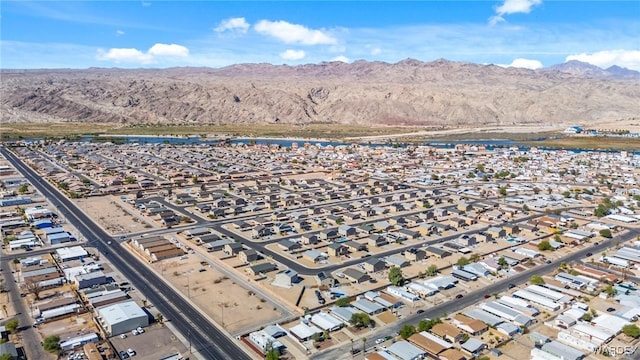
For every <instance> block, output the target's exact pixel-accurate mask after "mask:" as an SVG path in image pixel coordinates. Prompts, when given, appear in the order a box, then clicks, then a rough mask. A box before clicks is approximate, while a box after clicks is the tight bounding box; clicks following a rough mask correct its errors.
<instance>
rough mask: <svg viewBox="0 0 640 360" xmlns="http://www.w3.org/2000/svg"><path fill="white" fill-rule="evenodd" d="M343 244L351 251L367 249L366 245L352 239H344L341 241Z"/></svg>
mask: <svg viewBox="0 0 640 360" xmlns="http://www.w3.org/2000/svg"><path fill="white" fill-rule="evenodd" d="M343 245H344V246H346V247H347V249H348V250H349V251H351V252H358V251H363V250H366V249H367V246H366V245H365V244H362V243H359V242H357V241H353V240H349V241H346V242H344V243H343Z"/></svg>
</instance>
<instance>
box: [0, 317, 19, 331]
mask: <svg viewBox="0 0 640 360" xmlns="http://www.w3.org/2000/svg"><path fill="white" fill-rule="evenodd" d="M19 325H20V323H19V322H18V319H11V320H9V321H7V322H6V323H5V324H4V327H5V328H6V329H7V330H9V332H10V333H12V334H15V333H16V331H18V326H19Z"/></svg>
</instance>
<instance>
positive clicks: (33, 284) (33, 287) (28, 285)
mask: <svg viewBox="0 0 640 360" xmlns="http://www.w3.org/2000/svg"><path fill="white" fill-rule="evenodd" d="M22 287H23V288H24V290H25V291H26V292H28V293H29V294H33V296H35V297H36V300H40V292H41V291H42V286H41V285H40V282H39V281H34V280H31V279H29V280H27V281H25V282H24V283H23V285H22Z"/></svg>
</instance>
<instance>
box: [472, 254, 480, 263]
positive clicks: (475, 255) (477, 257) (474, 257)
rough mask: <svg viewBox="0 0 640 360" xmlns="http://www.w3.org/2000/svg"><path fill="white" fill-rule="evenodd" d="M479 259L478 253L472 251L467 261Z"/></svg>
mask: <svg viewBox="0 0 640 360" xmlns="http://www.w3.org/2000/svg"><path fill="white" fill-rule="evenodd" d="M479 260H480V255H478V254H476V253H473V254H471V255H470V256H469V261H471V262H477V261H479Z"/></svg>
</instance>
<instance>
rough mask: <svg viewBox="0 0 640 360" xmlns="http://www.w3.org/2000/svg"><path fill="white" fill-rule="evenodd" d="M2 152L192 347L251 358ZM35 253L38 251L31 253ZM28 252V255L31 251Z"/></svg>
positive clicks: (209, 354) (212, 354)
mask: <svg viewBox="0 0 640 360" xmlns="http://www.w3.org/2000/svg"><path fill="white" fill-rule="evenodd" d="M0 152H1V153H2V154H3V155H4V156H5V157H6V158H7V160H9V162H11V164H12V165H13V166H14V167H15V168H16V169H17V170H18V171H20V172H21V173H22V174H23V175H24V176H25V177H26V178H27V179H28V180H29V181H30V182H31V184H33V186H35V187H36V188H37V189H38V190H39V191H40V192H41V193H42V194H43V195H44V196H45V197H47V198H49V199H50V200H51V201H52V202H53V204H54V205H55V206H56V207H57V208H58V210H59V211H62V212H63V214H64V216H65V217H66V218H67V220H68V221H69V222H70V223H71V224H72V225H73V226H75V227H76V229H78V231H80V233H82V234H83V235H84V237H85V238H87V239H88V240H89V244H90V245H93V246H95V247H96V248H97V249H98V250H99V251H100V252H101V253H102V254H103V256H105V257H106V258H107V259H108V260H109V261H110V262H111V264H113V266H115V267H116V268H118V270H119V271H120V272H122V274H123V275H124V276H125V277H126V278H127V279H129V281H130V282H131V283H132V284H133V285H134V286H135V287H136V288H137V289H138V290H139V291H140V292H142V294H144V295H145V296H146V298H147V300H148V301H149V302H151V303H152V304H154V305H155V306H156V308H157V309H158V310H159V311H160V312H161V313H162V314H163V316H164V318H165V319H166V321H167V320H168V321H171V322H172V324H173V326H174V327H175V328H176V329H177V330H178V331H179V332H180V333H181V334H182V335H183V336H184V337H185V338H186V339H189V341H190V343H191V348H192V349H193V350H194V351H195V352H197V353H198V354H199V355H200V356H202V357H203V358H205V359H221V360H226V359H234V360H235V359H238V360H243V359H251V358H250V357H249V356H248V355H247V354H246V353H245V352H244V351H243V350H242V349H241V348H240V347H238V346H237V345H236V344H235V343H234V340H232V339H230V338H229V337H227V336H226V335H225V334H224V333H223V332H222V331H221V330H220V329H218V328H217V327H216V326H214V325H213V324H212V323H211V322H210V321H209V320H207V318H206V317H205V316H203V315H202V314H201V313H200V312H199V311H198V310H197V309H196V308H195V307H194V306H193V305H191V303H190V302H189V301H187V300H186V299H184V298H183V297H182V296H181V295H179V294H178V293H177V292H176V291H175V290H174V289H173V288H172V287H170V286H169V285H167V284H166V283H165V282H164V281H163V280H162V279H161V278H160V277H159V276H157V275H156V274H155V273H154V272H153V271H151V270H149V269H148V268H147V267H146V266H144V265H142V264H140V263H139V260H138V259H137V258H135V257H134V256H133V255H132V254H131V253H129V252H128V251H127V250H126V249H124V248H122V246H121V245H120V244H119V243H118V242H117V241H114V239H113V238H112V237H110V236H109V235H108V234H107V233H106V232H105V231H104V230H102V228H100V227H99V226H98V225H96V224H95V223H94V222H93V221H92V220H91V219H90V218H89V217H88V216H87V215H86V214H84V213H83V212H82V211H81V210H80V209H78V208H77V207H76V206H75V205H74V204H73V203H72V202H71V201H70V200H69V199H67V198H66V196H64V195H62V194H61V193H59V192H58V191H57V190H56V189H54V188H53V187H52V186H51V185H50V184H49V183H48V182H46V181H44V180H43V179H42V178H41V177H40V176H39V175H38V174H36V173H35V172H34V171H33V170H31V168H29V167H28V166H26V165H25V164H24V163H22V161H21V160H19V159H18V158H17V157H16V156H14V155H13V154H12V153H10V152H9V151H7V149H5V148H4V147H1V148H0ZM31 254H35V252H33V253H31ZM31 254H29V255H31Z"/></svg>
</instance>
